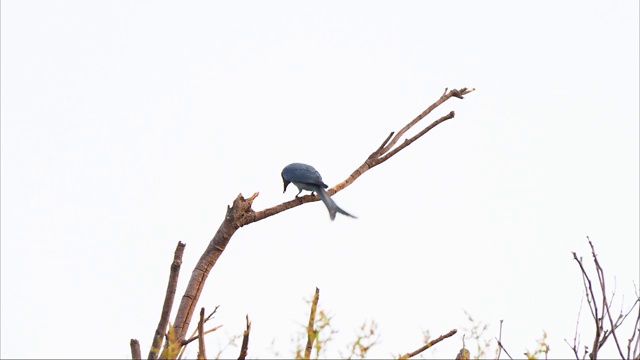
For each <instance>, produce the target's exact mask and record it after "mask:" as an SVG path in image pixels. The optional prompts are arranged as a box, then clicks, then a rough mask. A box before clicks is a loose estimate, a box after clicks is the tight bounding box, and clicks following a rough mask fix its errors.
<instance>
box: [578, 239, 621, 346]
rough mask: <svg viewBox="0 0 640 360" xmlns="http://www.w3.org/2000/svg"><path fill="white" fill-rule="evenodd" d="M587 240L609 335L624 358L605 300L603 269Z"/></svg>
mask: <svg viewBox="0 0 640 360" xmlns="http://www.w3.org/2000/svg"><path fill="white" fill-rule="evenodd" d="M587 240H588V241H589V246H590V247H591V255H592V256H593V263H594V264H595V265H596V274H598V282H599V283H600V291H601V292H602V304H603V311H605V310H606V312H607V318H608V319H609V324H610V325H611V335H613V341H614V342H615V343H616V347H617V348H618V353H619V354H620V358H622V359H624V354H623V353H622V350H621V349H620V342H618V337H617V336H616V328H617V326H616V325H614V323H613V318H612V317H611V310H610V309H609V302H608V301H607V292H606V290H605V283H604V270H603V269H602V267H601V266H600V262H598V256H597V255H596V249H594V247H593V243H592V242H591V239H589V237H588V236H587ZM612 297H613V296H612ZM603 316H604V315H603ZM616 322H617V321H616Z"/></svg>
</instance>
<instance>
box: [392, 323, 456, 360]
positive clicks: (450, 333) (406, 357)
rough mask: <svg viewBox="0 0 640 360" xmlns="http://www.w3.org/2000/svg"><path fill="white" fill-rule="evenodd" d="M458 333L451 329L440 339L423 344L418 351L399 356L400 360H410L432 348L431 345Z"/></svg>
mask: <svg viewBox="0 0 640 360" xmlns="http://www.w3.org/2000/svg"><path fill="white" fill-rule="evenodd" d="M457 332H458V330H456V329H453V330H451V331H449V332H448V333H446V334H444V335H440V337H438V338H437V339H434V340H431V341H429V342H428V343H426V344H424V346H421V347H420V348H419V349H417V350H415V351H412V352H410V353H406V354H404V355H402V356H400V360H406V359H410V358H412V357H414V356H416V355H418V354H420V353H421V352H423V351H425V350H427V349H428V348H430V347H432V346H433V345H435V344H437V343H439V342H440V341H442V340H444V339H446V338H450V337H452V336H453V335H455V334H456V333H457Z"/></svg>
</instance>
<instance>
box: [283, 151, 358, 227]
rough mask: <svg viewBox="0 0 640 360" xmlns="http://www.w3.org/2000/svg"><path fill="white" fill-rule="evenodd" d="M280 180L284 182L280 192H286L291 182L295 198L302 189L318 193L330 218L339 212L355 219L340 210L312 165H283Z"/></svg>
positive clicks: (332, 218) (333, 217)
mask: <svg viewBox="0 0 640 360" xmlns="http://www.w3.org/2000/svg"><path fill="white" fill-rule="evenodd" d="M281 175H282V182H283V183H284V191H283V192H282V193H285V192H287V186H289V184H291V183H293V185H295V186H296V187H297V188H298V190H299V191H298V193H297V194H296V198H297V197H298V195H300V193H301V192H302V190H308V191H311V193H312V194H313V193H315V194H318V196H319V197H320V200H322V202H323V203H324V205H325V206H326V207H327V210H329V217H330V218H331V220H332V221H333V220H335V218H336V213H340V214H343V215H346V216H349V217H352V218H354V219H357V218H356V217H355V216H353V215H351V214H349V213H348V212H346V211H344V210H342V209H341V208H340V207H339V206H338V205H337V204H336V203H335V201H333V199H331V196H329V194H328V193H327V191H326V190H325V189H326V188H328V187H329V186H328V185H327V184H325V183H324V182H323V181H322V176H321V175H320V173H319V172H318V170H316V169H315V168H314V167H313V166H311V165H307V164H301V163H292V164H289V165H287V166H285V167H284V169H282V174H281Z"/></svg>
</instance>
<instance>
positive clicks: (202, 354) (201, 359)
mask: <svg viewBox="0 0 640 360" xmlns="http://www.w3.org/2000/svg"><path fill="white" fill-rule="evenodd" d="M206 359H207V352H206V351H205V348H204V307H203V308H201V309H200V321H198V360H206Z"/></svg>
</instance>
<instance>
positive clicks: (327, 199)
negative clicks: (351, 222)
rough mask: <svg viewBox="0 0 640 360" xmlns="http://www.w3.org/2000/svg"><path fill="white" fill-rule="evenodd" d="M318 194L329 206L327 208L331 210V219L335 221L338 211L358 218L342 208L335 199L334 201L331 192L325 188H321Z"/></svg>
mask: <svg viewBox="0 0 640 360" xmlns="http://www.w3.org/2000/svg"><path fill="white" fill-rule="evenodd" d="M318 196H319V197H320V200H322V202H323V203H324V205H325V206H326V207H327V210H329V217H331V220H332V221H333V220H334V219H335V218H336V213H340V214H342V215H346V216H349V217H352V218H354V219H357V217H355V216H353V215H351V214H349V213H348V212H346V211H344V210H342V209H341V208H340V207H339V206H338V205H337V204H336V202H335V201H333V199H332V198H331V196H329V194H328V193H327V192H326V191H325V189H323V188H320V191H318Z"/></svg>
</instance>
